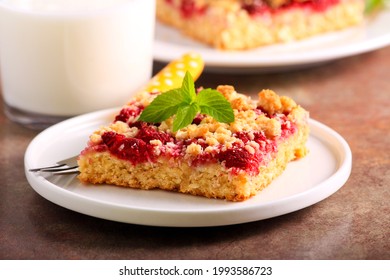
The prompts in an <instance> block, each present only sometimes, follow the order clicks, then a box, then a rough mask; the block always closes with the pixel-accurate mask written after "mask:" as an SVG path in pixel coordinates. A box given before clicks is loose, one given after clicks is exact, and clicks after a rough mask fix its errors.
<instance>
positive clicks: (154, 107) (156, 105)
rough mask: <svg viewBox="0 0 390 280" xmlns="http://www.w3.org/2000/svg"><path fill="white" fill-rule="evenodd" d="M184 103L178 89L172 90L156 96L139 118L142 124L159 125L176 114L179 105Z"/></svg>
mask: <svg viewBox="0 0 390 280" xmlns="http://www.w3.org/2000/svg"><path fill="white" fill-rule="evenodd" d="M183 102H184V98H183V95H182V94H181V91H180V89H173V90H170V91H167V92H164V93H163V94H160V95H158V96H157V97H156V98H155V99H154V100H153V101H152V103H150V104H149V106H147V107H146V108H145V109H144V110H143V111H142V114H141V116H140V118H139V119H140V120H141V121H144V122H151V123H159V122H162V121H165V120H166V119H168V118H169V117H171V116H173V115H174V114H176V112H177V109H178V108H179V106H180V104H181V103H183Z"/></svg>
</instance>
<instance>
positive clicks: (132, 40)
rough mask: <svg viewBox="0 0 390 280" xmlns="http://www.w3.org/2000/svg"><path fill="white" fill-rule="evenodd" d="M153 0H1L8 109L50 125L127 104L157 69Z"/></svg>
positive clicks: (0, 78)
mask: <svg viewBox="0 0 390 280" xmlns="http://www.w3.org/2000/svg"><path fill="white" fill-rule="evenodd" d="M154 24H155V0H0V85H1V90H0V92H2V95H3V99H4V104H5V112H6V115H7V116H8V117H9V118H10V119H12V120H14V121H16V122H18V123H21V124H24V125H25V126H29V127H34V128H44V127H46V126H48V125H50V124H53V123H55V122H58V121H59V120H62V119H64V118H68V117H70V116H75V115H79V114H84V113H87V112H92V111H96V110H101V109H105V108H110V107H116V106H122V105H124V104H125V103H127V101H128V100H130V98H131V96H132V94H133V93H135V92H136V91H137V90H139V89H140V88H141V87H142V86H143V85H144V84H145V83H146V82H147V81H148V80H149V79H150V77H151V74H152V63H153V56H152V49H153V37H154Z"/></svg>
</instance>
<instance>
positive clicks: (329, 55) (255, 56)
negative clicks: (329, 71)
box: [154, 10, 390, 72]
mask: <svg viewBox="0 0 390 280" xmlns="http://www.w3.org/2000/svg"><path fill="white" fill-rule="evenodd" d="M389 26H390V10H384V11H382V12H380V13H378V14H376V15H375V16H371V17H369V18H367V19H366V21H365V22H364V24H362V25H360V26H357V27H352V28H348V29H345V30H343V31H338V32H331V33H327V34H324V35H318V36H314V37H312V38H309V39H305V40H302V41H297V42H291V43H286V44H277V45H271V46H266V47H261V48H257V49H254V50H248V51H219V50H216V49H213V48H211V47H209V46H206V45H204V44H201V43H198V42H195V41H194V40H192V39H189V38H188V37H185V36H183V35H181V34H180V33H179V32H178V31H176V30H174V29H172V28H170V27H167V26H164V25H162V24H160V23H157V26H156V38H155V47H154V58H155V59H156V60H157V61H161V62H169V61H171V60H173V59H177V57H178V56H180V55H181V54H183V53H186V52H190V51H194V52H197V53H199V54H201V55H202V57H203V59H204V61H205V63H206V67H207V68H206V70H207V69H209V70H214V71H223V72H226V71H237V70H241V71H243V70H246V71H253V70H256V71H261V72H271V71H281V70H290V69H295V68H302V67H307V66H310V65H313V64H318V63H323V62H326V61H330V60H334V59H338V58H342V57H347V56H351V55H356V54H360V53H364V52H368V51H372V50H375V49H378V48H381V47H384V46H387V45H389V44H390V29H389Z"/></svg>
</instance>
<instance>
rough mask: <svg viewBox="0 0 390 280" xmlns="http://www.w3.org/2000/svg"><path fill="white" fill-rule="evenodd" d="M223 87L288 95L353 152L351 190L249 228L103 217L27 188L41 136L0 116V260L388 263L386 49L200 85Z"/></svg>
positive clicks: (209, 77)
mask: <svg viewBox="0 0 390 280" xmlns="http://www.w3.org/2000/svg"><path fill="white" fill-rule="evenodd" d="M159 67H160V68H161V65H159V64H156V65H155V71H157V70H159ZM219 84H233V85H235V87H236V89H237V90H238V91H240V92H243V93H246V94H249V95H253V96H255V95H256V94H257V92H258V91H259V90H260V89H262V88H270V89H273V90H275V91H276V92H277V93H279V94H281V95H288V96H290V97H292V98H294V99H295V100H296V101H297V102H298V103H300V104H301V105H302V106H303V107H305V108H306V109H308V110H309V111H310V113H311V117H312V118H313V119H315V120H318V121H320V122H322V123H324V124H326V125H328V126H330V127H331V128H333V129H334V130H336V131H337V132H338V133H340V134H341V135H342V136H343V137H344V138H345V139H346V141H347V142H348V143H349V145H350V147H351V150H352V154H353V167H352V173H351V176H350V178H349V180H348V181H347V183H346V184H345V185H344V186H343V187H342V188H341V189H340V190H339V191H338V192H336V193H335V194H333V195H332V196H330V197H328V198H327V199H325V200H323V201H321V202H319V203H317V204H315V205H313V206H311V207H308V208H305V209H302V210H299V211H296V212H293V213H290V214H286V215H283V216H279V217H275V218H271V219H267V220H262V221H257V222H251V223H246V224H239V225H232V226H221V227H208V228H164V227H150V226H140V225H133V224H124V223H118V222H113V221H107V220H102V219H99V218H93V217H89V216H86V215H83V214H79V213H76V212H73V211H71V210H67V209H65V208H62V207H60V206H57V205H55V204H53V203H51V202H49V201H48V200H46V199H44V198H42V197H41V196H40V195H38V194H37V193H36V192H35V191H34V190H33V189H32V188H31V187H30V185H29V183H28V182H27V180H26V177H25V175H24V167H23V157H24V153H25V150H26V148H27V145H28V144H29V143H30V141H31V140H32V139H33V138H34V137H35V136H36V135H37V134H38V131H33V130H30V129H27V128H24V127H22V126H19V125H17V124H14V123H12V122H11V121H9V120H8V119H7V118H6V117H5V116H4V113H3V112H1V113H0V151H1V152H0V174H1V181H0V259H390V218H389V217H390V203H389V201H390V199H389V198H390V192H389V191H390V47H387V48H384V49H381V50H378V51H374V52H371V53H366V54H363V55H358V56H354V57H349V58H344V59H341V60H337V61H334V62H330V63H326V64H323V65H319V66H315V67H312V68H309V69H303V70H295V71H291V72H282V73H268V74H264V73H263V74H262V73H251V74H243V73H241V74H237V73H236V74H221V73H211V72H205V73H204V74H203V75H202V77H201V78H200V79H199V80H198V82H197V85H203V86H205V87H216V86H217V85H219ZM0 102H2V101H0ZM1 105H2V104H1Z"/></svg>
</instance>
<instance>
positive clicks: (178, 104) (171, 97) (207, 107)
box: [139, 72, 234, 132]
mask: <svg viewBox="0 0 390 280" xmlns="http://www.w3.org/2000/svg"><path fill="white" fill-rule="evenodd" d="M198 113H203V114H207V115H210V116H211V117H213V118H214V119H215V120H217V121H219V122H224V123H231V122H234V112H233V109H232V107H231V105H230V103H229V102H228V101H227V100H226V98H225V97H224V96H223V95H222V94H221V93H220V92H219V91H217V90H212V89H204V90H202V91H201V92H199V93H198V94H196V91H195V84H194V80H193V78H192V77H191V74H190V73H189V72H186V75H185V76H184V79H183V83H182V86H181V88H178V89H173V90H169V91H167V92H164V93H162V94H160V95H158V96H157V97H156V98H155V99H154V100H153V101H152V102H151V103H150V104H149V106H147V107H146V108H145V109H144V110H143V112H142V114H141V116H140V117H139V120H140V121H144V122H149V123H160V122H162V121H165V120H166V119H168V118H170V117H172V116H174V119H173V128H172V129H173V132H176V131H178V130H179V129H181V128H183V127H186V126H187V125H189V124H191V123H192V121H193V120H194V118H195V116H196V115H197V114H198Z"/></svg>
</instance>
